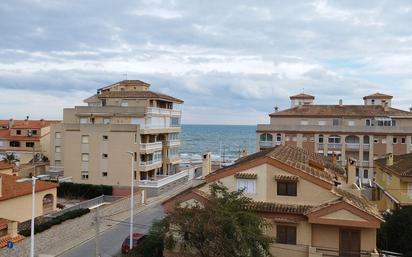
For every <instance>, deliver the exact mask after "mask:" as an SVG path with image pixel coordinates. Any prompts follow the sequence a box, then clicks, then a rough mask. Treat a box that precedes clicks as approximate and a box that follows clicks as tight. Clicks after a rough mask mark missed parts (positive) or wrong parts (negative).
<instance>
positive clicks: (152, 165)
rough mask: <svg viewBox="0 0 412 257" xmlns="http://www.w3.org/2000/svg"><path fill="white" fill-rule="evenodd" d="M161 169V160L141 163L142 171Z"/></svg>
mask: <svg viewBox="0 0 412 257" xmlns="http://www.w3.org/2000/svg"><path fill="white" fill-rule="evenodd" d="M160 167H162V161H161V160H150V161H141V162H140V171H149V170H153V169H156V168H160Z"/></svg>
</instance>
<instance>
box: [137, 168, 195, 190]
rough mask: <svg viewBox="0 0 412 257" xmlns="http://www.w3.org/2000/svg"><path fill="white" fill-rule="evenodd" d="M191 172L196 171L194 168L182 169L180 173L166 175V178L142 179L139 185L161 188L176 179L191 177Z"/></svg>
mask: <svg viewBox="0 0 412 257" xmlns="http://www.w3.org/2000/svg"><path fill="white" fill-rule="evenodd" d="M190 172H192V173H193V172H194V170H193V169H188V170H184V171H181V172H179V173H176V174H173V175H169V176H166V177H165V178H162V179H159V180H140V181H139V187H154V188H159V187H162V186H164V185H167V184H169V183H172V182H174V181H176V180H179V179H181V178H184V177H186V176H187V177H189V174H190Z"/></svg>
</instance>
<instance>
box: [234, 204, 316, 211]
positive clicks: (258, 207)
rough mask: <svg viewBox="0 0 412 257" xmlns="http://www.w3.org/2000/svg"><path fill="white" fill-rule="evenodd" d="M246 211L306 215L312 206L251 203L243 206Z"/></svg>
mask: <svg viewBox="0 0 412 257" xmlns="http://www.w3.org/2000/svg"><path fill="white" fill-rule="evenodd" d="M242 207H243V208H244V209H246V210H252V211H257V212H271V213H283V214H305V213H306V212H307V211H309V210H310V209H311V208H312V206H310V205H299V204H282V203H269V202H251V203H250V204H246V205H244V206H242Z"/></svg>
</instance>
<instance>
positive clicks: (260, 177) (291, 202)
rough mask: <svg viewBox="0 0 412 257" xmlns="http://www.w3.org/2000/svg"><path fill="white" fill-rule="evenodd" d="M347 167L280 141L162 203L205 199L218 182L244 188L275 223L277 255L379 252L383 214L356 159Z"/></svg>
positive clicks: (254, 205)
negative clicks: (366, 190) (366, 192)
mask: <svg viewBox="0 0 412 257" xmlns="http://www.w3.org/2000/svg"><path fill="white" fill-rule="evenodd" d="M206 159H207V158H206ZM206 166H207V165H206ZM347 169H348V171H347V172H346V171H345V169H343V168H342V167H341V166H340V165H337V164H335V163H333V160H332V159H331V158H328V157H325V156H324V155H321V154H316V153H311V152H309V151H307V150H305V149H302V148H298V147H295V146H289V145H279V146H276V147H272V148H268V149H265V150H262V151H260V152H257V153H255V154H252V155H249V156H247V157H244V158H241V159H239V160H238V161H237V162H236V163H235V164H234V165H231V166H228V167H224V168H222V169H219V170H217V171H215V172H212V173H210V174H207V172H208V170H206V175H205V177H204V183H203V184H201V185H200V186H197V187H195V188H193V189H191V190H187V191H186V192H183V193H181V194H179V195H177V196H176V197H174V198H171V199H169V200H167V201H166V202H164V203H163V206H164V208H165V210H166V212H171V211H173V208H174V206H175V205H176V204H183V203H185V204H190V203H193V201H195V202H198V203H200V204H201V203H202V201H207V193H208V190H209V185H210V184H211V183H214V182H218V181H219V182H221V183H223V184H224V185H225V186H226V187H228V188H229V189H230V190H232V191H234V190H241V189H242V190H244V193H245V195H246V196H248V197H250V198H252V200H253V203H252V204H251V205H249V206H245V208H247V209H250V210H253V211H255V212H257V213H258V214H259V215H261V216H262V217H264V218H266V219H267V220H268V221H270V222H271V223H272V225H273V226H272V227H271V228H270V229H269V230H268V231H267V234H268V235H270V236H272V237H274V238H276V242H275V243H273V244H272V245H271V249H270V251H271V253H272V254H273V255H274V256H288V257H289V256H291V257H294V256H296V257H298V256H299V257H301V256H302V257H303V256H305V257H307V256H310V257H315V256H316V257H320V256H338V255H339V256H347V257H349V256H350V257H352V256H378V255H377V254H376V232H377V229H378V228H379V227H380V224H381V222H382V221H383V219H382V216H381V215H380V213H379V212H378V210H377V209H376V208H375V207H374V206H373V205H372V204H371V203H370V202H369V201H368V200H367V199H365V198H364V197H363V196H362V195H361V193H360V190H359V188H358V187H357V186H356V184H355V172H356V162H355V160H353V159H350V161H349V162H348V167H347ZM205 195H206V196H205ZM166 256H179V254H178V253H176V252H167V253H166Z"/></svg>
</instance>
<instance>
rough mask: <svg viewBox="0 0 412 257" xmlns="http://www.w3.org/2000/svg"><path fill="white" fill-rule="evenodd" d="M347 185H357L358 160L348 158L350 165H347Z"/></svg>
mask: <svg viewBox="0 0 412 257" xmlns="http://www.w3.org/2000/svg"><path fill="white" fill-rule="evenodd" d="M346 175H347V178H346V181H347V184H348V186H351V185H353V184H356V160H355V159H353V158H351V157H349V158H348V165H347V174H346Z"/></svg>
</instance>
